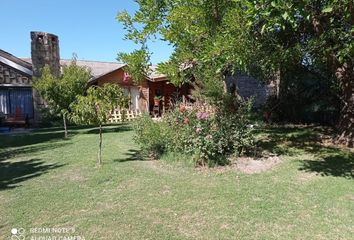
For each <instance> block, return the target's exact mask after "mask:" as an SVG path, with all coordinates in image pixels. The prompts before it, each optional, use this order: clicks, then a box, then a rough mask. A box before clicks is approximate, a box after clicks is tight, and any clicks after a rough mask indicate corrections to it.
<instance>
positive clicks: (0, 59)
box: [0, 49, 34, 120]
mask: <svg viewBox="0 0 354 240" xmlns="http://www.w3.org/2000/svg"><path fill="white" fill-rule="evenodd" d="M32 74H33V72H32V65H31V64H29V63H27V62H26V61H23V60H22V59H19V58H17V57H15V56H13V55H11V54H10V53H7V52H5V51H3V50H1V49H0V113H1V115H7V116H11V118H16V120H20V119H22V120H23V119H25V118H28V119H33V117H34V110H33V100H32Z"/></svg>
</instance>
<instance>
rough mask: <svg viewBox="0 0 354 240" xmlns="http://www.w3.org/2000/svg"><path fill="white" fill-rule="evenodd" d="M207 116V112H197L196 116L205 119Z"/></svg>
mask: <svg viewBox="0 0 354 240" xmlns="http://www.w3.org/2000/svg"><path fill="white" fill-rule="evenodd" d="M208 117H209V114H208V113H206V112H197V118H198V119H199V120H206V119H208Z"/></svg>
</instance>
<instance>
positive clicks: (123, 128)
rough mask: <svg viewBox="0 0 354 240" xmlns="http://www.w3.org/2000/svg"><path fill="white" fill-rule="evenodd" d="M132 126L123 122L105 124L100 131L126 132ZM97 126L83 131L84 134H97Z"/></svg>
mask: <svg viewBox="0 0 354 240" xmlns="http://www.w3.org/2000/svg"><path fill="white" fill-rule="evenodd" d="M131 130H132V127H131V126H130V125H127V124H123V125H113V126H111V125H107V126H104V127H103V129H102V133H119V132H127V131H131ZM99 131H100V130H99V128H98V127H96V128H94V129H88V130H86V131H83V133H84V134H98V133H99Z"/></svg>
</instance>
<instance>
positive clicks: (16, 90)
mask: <svg viewBox="0 0 354 240" xmlns="http://www.w3.org/2000/svg"><path fill="white" fill-rule="evenodd" d="M31 55H32V56H31V58H18V57H16V56H13V55H12V54H10V53H8V52H5V51H3V50H0V113H2V114H3V115H6V116H7V117H8V118H17V120H20V119H22V120H23V119H24V118H26V119H29V120H30V121H32V122H38V121H40V111H39V110H40V108H42V107H43V106H42V105H43V101H42V100H41V99H40V97H39V96H38V94H36V92H35V91H33V89H32V78H33V77H39V76H40V74H41V69H42V68H43V67H44V66H45V65H46V64H47V65H49V67H50V69H51V71H52V73H53V74H54V75H59V74H60V71H61V67H62V66H63V65H68V64H70V62H71V60H66V59H60V57H59V56H60V55H59V39H58V37H57V36H55V35H53V34H50V33H44V32H31ZM76 63H77V65H79V66H85V67H88V68H89V69H90V70H91V74H92V78H91V79H90V81H89V83H88V84H90V85H98V86H102V85H103V84H105V83H116V84H119V85H120V86H121V87H122V88H123V89H124V91H125V92H126V94H127V96H130V106H129V108H130V109H131V110H140V111H146V112H152V111H157V113H158V114H161V113H162V112H163V111H164V110H166V109H167V108H168V107H169V106H170V105H171V102H172V101H173V98H174V96H177V95H178V96H182V95H183V96H185V97H187V96H188V95H189V94H190V86H187V85H185V86H182V87H181V88H177V87H175V86H173V85H172V84H170V83H169V82H168V79H167V77H166V75H163V74H159V73H157V71H156V67H155V66H152V67H151V70H152V71H151V73H150V74H149V76H146V79H144V80H142V81H141V82H140V83H138V84H137V83H134V82H133V81H132V79H131V78H130V77H129V75H128V74H127V73H126V72H125V71H124V66H125V65H124V64H121V63H114V62H100V61H87V60H77V62H76ZM157 95H158V96H161V97H162V101H161V102H162V104H161V106H159V108H158V109H156V108H155V109H154V97H155V96H157Z"/></svg>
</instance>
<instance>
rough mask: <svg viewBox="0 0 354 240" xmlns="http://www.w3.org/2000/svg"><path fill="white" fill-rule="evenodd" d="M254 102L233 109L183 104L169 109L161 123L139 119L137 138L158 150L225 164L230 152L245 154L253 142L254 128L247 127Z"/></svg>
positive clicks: (202, 163)
mask: <svg viewBox="0 0 354 240" xmlns="http://www.w3.org/2000/svg"><path fill="white" fill-rule="evenodd" d="M250 106H251V105H250V104H249V103H246V104H241V105H240V106H239V108H238V110H237V111H236V112H233V113H230V112H225V111H224V110H221V109H220V110H218V111H216V112H215V113H208V112H205V111H200V110H198V109H193V108H192V109H186V108H185V107H183V106H182V107H181V106H179V108H175V109H173V110H171V111H169V112H167V113H165V115H164V117H163V119H162V121H161V122H159V123H154V122H153V121H152V120H151V119H150V120H146V119H144V120H143V121H142V119H140V120H138V121H137V122H136V125H137V126H136V130H137V131H136V136H137V137H136V140H137V142H138V143H140V145H142V147H143V149H145V150H149V151H152V152H154V153H155V154H161V153H164V152H176V153H185V154H188V155H191V156H192V157H193V160H194V162H195V164H196V165H209V166H212V165H224V164H226V163H227V160H226V159H227V156H228V155H230V154H234V153H236V154H242V153H244V152H246V151H247V150H249V149H250V148H251V147H252V146H253V134H252V129H251V128H248V127H247V125H248V124H249V122H248V115H249V111H250ZM149 121H151V122H149ZM147 123H148V124H147ZM146 127H149V128H150V129H148V130H147V129H145V128H146Z"/></svg>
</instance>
